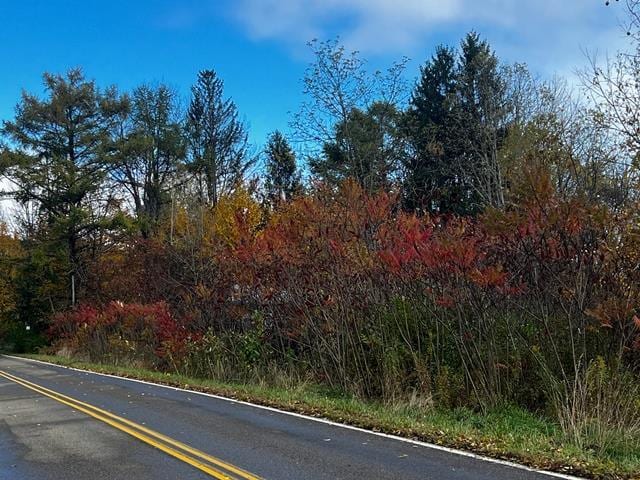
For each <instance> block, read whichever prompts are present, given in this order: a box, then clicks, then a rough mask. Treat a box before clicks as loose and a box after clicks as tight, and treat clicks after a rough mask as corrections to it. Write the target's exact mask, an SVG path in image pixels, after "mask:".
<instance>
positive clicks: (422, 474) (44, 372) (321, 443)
mask: <svg viewBox="0 0 640 480" xmlns="http://www.w3.org/2000/svg"><path fill="white" fill-rule="evenodd" d="M63 402H64V403H63ZM78 402H82V403H78ZM109 422H110V423H109ZM127 430H128V431H127ZM145 439H146V440H145ZM163 449H164V450H163ZM193 449H197V450H193ZM200 451H202V452H205V453H206V454H207V455H205V454H201V453H200ZM216 461H218V463H217V464H216V463H214V462H216ZM189 462H191V463H189ZM212 472H213V473H212ZM249 472H250V473H249ZM87 478H91V479H95V480H100V479H136V480H144V479H154V480H158V479H171V480H176V479H185V480H190V479H207V478H209V479H210V478H220V479H255V478H264V479H282V480H287V479H290V480H306V479H308V480H320V479H332V480H333V479H344V480H351V479H381V480H387V479H388V480H391V479H393V480H397V479H409V480H413V479H420V480H427V479H434V480H436V479H437V480H454V479H456V480H461V479H474V480H500V479H504V480H530V479H550V478H552V477H550V476H547V475H545V474H542V473H535V472H531V471H527V470H522V469H517V468H513V467H510V466H506V465H501V464H497V463H490V462H486V461H482V460H478V459H475V458H471V457H465V456H461V455H456V454H454V453H449V452H445V451H441V450H436V449H432V448H429V447H425V446H418V445H414V444H411V443H407V442H402V441H399V440H395V439H391V438H386V437H382V436H377V435H374V434H369V433H366V432H360V431H354V430H350V429H345V428H341V427H338V426H333V425H330V424H325V423H319V422H315V421H313V420H309V419H305V418H300V417H296V416H291V415H287V414H284V413H279V412H275V411H270V410H266V409H261V408H256V407H253V406H250V405H244V404H241V403H235V402H229V401H225V400H221V399H216V398H212V397H208V396H203V395H198V394H195V393H190V392H185V391H180V390H174V389H171V388H165V387H160V386H155V385H148V384H143V383H138V382H132V381H128V380H125V379H118V378H113V377H107V376H102V375H97V374H91V373H86V372H79V371H74V370H70V369H65V368H62V367H56V366H51V365H47V364H42V363H35V362H32V361H27V360H21V359H20V360H19V359H14V358H9V357H0V479H2V480H13V479H15V480H28V479H34V480H49V479H50V480H70V479H87Z"/></svg>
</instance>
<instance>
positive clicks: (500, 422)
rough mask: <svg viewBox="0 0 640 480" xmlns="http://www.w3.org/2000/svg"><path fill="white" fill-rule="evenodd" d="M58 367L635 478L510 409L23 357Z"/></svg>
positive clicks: (629, 453)
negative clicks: (397, 400) (483, 409)
mask: <svg viewBox="0 0 640 480" xmlns="http://www.w3.org/2000/svg"><path fill="white" fill-rule="evenodd" d="M23 356H24V357H26V358H33V359H35V360H41V361H45V362H50V363H54V364H57V365H61V366H68V367H73V368H80V369H85V370H90V371H94V372H97V373H106V374H113V375H119V376H122V377H127V378H134V379H138V380H145V381H149V382H154V383H159V384H163V385H169V386H173V387H179V388H186V389H189V390H194V391H200V392H205V393H211V394H216V395H220V396H224V397H228V398H233V399H236V400H241V401H247V402H251V403H255V404H259V405H264V406H269V407H275V408H279V409H282V410H287V411H291V412H296V413H302V414H306V415H309V416H313V417H321V418H325V419H328V420H332V421H336V422H340V423H344V424H348V425H353V426H357V427H361V428H366V429H369V430H372V431H376V432H383V433H389V434H393V435H398V436H402V437H407V438H412V439H417V440H421V441H424V442H429V443H433V444H437V445H441V446H446V447H452V448H458V449H463V450H467V451H471V452H474V453H478V454H482V455H486V456H489V457H492V458H497V459H502V460H509V461H514V462H518V463H521V464H524V465H528V466H530V467H534V468H540V469H545V470H551V471H556V472H559V473H565V474H570V475H577V476H583V477H587V478H596V479H639V478H640V451H638V450H636V449H628V450H624V449H618V450H616V449H612V450H610V451H606V452H598V451H597V450H596V449H595V448H588V447H584V448H580V447H578V446H577V445H575V444H574V443H572V442H571V441H569V440H568V439H567V438H566V437H565V436H564V435H563V433H562V431H561V429H560V428H559V426H558V425H557V424H556V423H554V422H553V421H551V420H549V419H548V418H546V417H544V416H542V415H534V414H532V413H530V412H527V411H525V410H522V409H520V408H516V407H504V408H500V409H496V410H494V411H491V412H489V413H488V414H480V413H477V412H473V411H471V410H469V409H453V410H442V409H434V408H428V407H421V406H412V405H408V404H395V405H387V404H383V403H380V402H372V401H363V400H360V399H357V398H354V397H352V396H348V395H344V394H342V393H340V392H336V391H332V390H330V389H327V388H324V387H321V386H318V385H313V384H308V383H304V384H300V385H296V386H293V387H289V388H284V387H273V386H269V385H262V384H241V383H237V384H235V383H227V382H219V381H215V380H211V379H201V378H190V377H185V376H182V375H177V374H169V373H163V372H158V371H152V370H145V369H140V368H133V367H128V366H114V365H108V364H97V363H89V362H85V361H79V360H75V359H71V358H67V357H58V356H50V355H23Z"/></svg>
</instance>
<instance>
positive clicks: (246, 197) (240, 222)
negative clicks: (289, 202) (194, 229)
mask: <svg viewBox="0 0 640 480" xmlns="http://www.w3.org/2000/svg"><path fill="white" fill-rule="evenodd" d="M212 213H213V219H212V220H213V221H212V227H213V233H214V234H215V236H216V237H218V238H219V239H220V240H222V241H223V242H224V243H226V244H228V245H235V244H236V243H237V242H238V240H239V238H240V234H241V232H242V229H246V230H248V231H249V232H255V231H256V230H257V228H258V226H259V225H260V221H261V219H262V212H261V210H260V205H258V203H257V202H256V201H255V200H254V199H253V198H252V197H251V195H250V194H249V192H248V191H247V190H246V189H245V188H239V189H237V190H235V191H234V192H233V193H232V194H231V195H228V196H225V197H222V198H220V200H219V201H218V204H217V205H216V206H215V207H214V209H213V212H212Z"/></svg>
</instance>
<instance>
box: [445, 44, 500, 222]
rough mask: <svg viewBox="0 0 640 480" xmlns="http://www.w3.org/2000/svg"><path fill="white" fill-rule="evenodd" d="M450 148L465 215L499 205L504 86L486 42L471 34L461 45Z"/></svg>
mask: <svg viewBox="0 0 640 480" xmlns="http://www.w3.org/2000/svg"><path fill="white" fill-rule="evenodd" d="M457 70H458V72H457V86H456V104H455V110H454V117H453V118H454V122H453V124H452V126H451V127H452V135H451V136H450V138H451V140H452V144H451V146H452V148H453V150H454V152H455V156H456V164H455V168H456V172H457V174H458V175H459V177H460V181H461V183H462V184H463V185H464V188H465V197H464V198H463V199H462V200H463V201H464V203H465V210H466V212H467V213H473V212H476V211H479V210H481V209H482V208H484V207H486V206H494V207H502V206H504V186H503V180H502V171H501V166H500V163H499V161H498V151H499V149H500V146H501V145H502V143H503V141H504V139H505V137H506V134H507V127H508V125H507V112H508V108H509V106H508V105H507V99H506V82H505V80H504V78H503V75H502V72H501V70H500V68H499V62H498V59H497V57H496V55H495V53H494V52H493V51H492V50H491V47H490V46H489V44H488V43H487V42H486V41H484V40H481V39H480V37H479V35H478V34H477V33H475V32H471V33H469V34H467V36H466V37H465V39H464V40H463V42H462V45H461V51H460V57H459V60H458V67H457Z"/></svg>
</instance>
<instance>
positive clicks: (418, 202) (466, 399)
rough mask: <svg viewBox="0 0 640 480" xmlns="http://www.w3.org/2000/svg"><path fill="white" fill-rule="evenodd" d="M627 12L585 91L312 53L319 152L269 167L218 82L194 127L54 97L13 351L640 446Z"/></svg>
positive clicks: (44, 119) (34, 161)
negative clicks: (45, 349) (620, 40)
mask: <svg viewBox="0 0 640 480" xmlns="http://www.w3.org/2000/svg"><path fill="white" fill-rule="evenodd" d="M628 7H629V9H630V12H631V16H630V18H631V24H632V26H631V27H630V37H631V39H632V41H633V48H634V49H636V50H632V51H631V52H628V53H621V54H620V55H619V56H617V57H615V58H613V59H611V60H609V62H608V63H606V64H604V65H603V64H602V62H598V61H597V60H594V62H593V64H592V65H591V68H590V69H589V70H588V71H585V72H584V75H583V83H584V89H583V90H581V91H580V92H571V91H570V90H569V89H568V87H567V86H566V85H565V84H564V83H563V82H562V81H560V80H554V81H542V80H540V79H538V78H536V77H535V76H534V75H532V74H531V73H530V72H529V71H528V70H527V68H526V66H524V65H522V64H514V65H507V64H504V63H503V62H501V61H500V60H499V59H498V58H497V57H496V55H495V53H494V52H493V51H492V49H491V47H490V45H489V44H488V43H487V42H486V41H484V40H482V38H481V37H480V36H479V35H477V34H475V33H470V34H469V35H467V36H466V37H465V38H464V39H463V40H462V42H461V45H460V46H459V48H451V47H447V46H441V47H439V48H437V49H436V51H435V54H434V56H433V57H432V58H431V59H429V60H427V62H426V63H425V64H424V66H423V67H422V69H421V73H420V77H419V78H418V79H417V80H416V82H415V85H414V86H413V87H412V88H408V87H407V85H406V84H405V82H404V80H403V79H404V78H405V74H404V67H405V64H406V62H405V61H401V62H399V63H397V64H395V65H394V66H392V67H391V68H390V69H389V70H388V71H387V72H384V73H375V74H369V73H368V70H367V69H366V64H365V63H364V62H363V60H362V59H361V58H360V57H359V56H358V55H357V54H356V53H354V54H351V53H348V52H346V51H345V50H344V49H343V48H342V47H341V46H340V45H339V44H338V43H336V42H327V43H318V42H314V43H312V45H311V46H312V49H313V52H314V54H315V61H314V63H313V64H312V65H311V66H310V67H309V69H308V71H307V73H306V77H305V79H304V86H305V94H306V98H307V102H306V103H305V104H304V105H303V106H302V108H301V110H300V112H299V113H298V114H297V115H296V116H295V117H294V119H293V120H292V125H291V126H292V138H293V139H294V140H296V142H301V143H295V144H293V146H292V145H291V144H290V143H289V141H288V140H287V138H286V137H285V136H284V135H283V134H282V133H280V132H274V133H273V134H272V135H271V136H270V138H269V141H268V145H267V146H266V147H265V148H264V151H263V152H261V153H259V154H257V155H252V154H251V148H250V146H249V144H248V140H247V139H248V135H247V128H246V126H245V125H244V124H243V123H242V121H241V120H240V115H239V113H238V111H237V108H236V106H235V104H234V103H233V101H232V100H231V99H229V98H227V97H226V96H225V94H224V89H223V82H222V80H221V79H220V77H219V76H218V75H217V74H216V73H215V72H213V71H203V72H201V73H200V75H199V76H198V78H197V81H196V84H195V86H194V87H193V89H192V95H191V98H190V101H189V102H188V107H187V108H186V109H185V110H182V109H181V108H180V104H181V102H180V101H179V98H178V96H177V94H176V93H175V92H174V91H173V90H171V89H170V88H168V87H166V86H163V85H159V86H148V85H143V86H140V87H139V88H136V89H135V90H133V91H132V92H128V93H122V92H119V91H118V90H117V89H116V88H108V89H106V90H103V89H100V88H98V87H97V85H96V84H95V83H94V82H93V81H90V80H87V79H86V78H85V77H84V75H83V74H82V72H80V71H78V70H73V71H70V72H69V73H68V74H67V75H50V74H47V75H45V77H44V78H45V95H44V96H43V97H38V96H35V95H31V94H27V93H25V94H24V95H23V97H22V99H21V100H20V102H19V104H18V107H17V109H16V115H15V119H13V120H11V121H7V122H4V126H3V129H2V133H3V136H4V140H5V143H4V146H3V147H2V151H1V153H0V173H1V174H2V175H3V177H4V179H5V182H4V183H5V184H6V185H7V189H6V192H4V193H5V194H6V195H8V196H11V197H13V199H14V200H15V202H16V205H18V207H19V208H18V210H17V212H16V215H15V218H14V219H13V223H12V225H13V227H14V231H13V232H10V230H9V228H8V227H7V226H6V225H3V226H2V227H1V228H0V270H2V275H0V339H4V340H3V341H4V343H6V344H7V345H9V344H10V345H12V346H13V347H14V348H16V349H28V348H32V347H33V346H35V345H34V342H37V341H38V338H39V337H38V336H37V335H38V334H41V335H43V336H44V337H40V338H45V339H46V340H45V341H46V342H47V343H48V344H49V345H50V348H51V349H52V350H53V351H65V352H67V353H70V354H73V355H77V356H83V357H87V358H90V359H93V360H99V361H113V362H136V363H141V362H142V363H144V364H146V365H149V366H153V367H156V368H162V369H167V370H174V371H178V372H183V373H188V374H191V375H201V376H214V377H216V378H224V379H236V380H238V379H240V380H251V379H261V380H265V379H266V380H270V381H273V382H276V381H283V380H282V379H283V378H286V379H287V381H298V380H305V381H313V382H318V383H323V384H327V385H330V386H332V387H336V388H339V389H341V390H343V391H347V392H351V393H353V394H355V395H359V396H363V397H373V398H380V399H384V400H385V401H405V400H407V399H413V401H415V400H416V399H419V400H420V402H423V403H424V404H425V405H438V406H447V407H450V406H459V405H464V406H471V407H473V408H478V409H482V410H487V409H490V408H492V407H494V406H496V405H501V404H518V405H520V406H523V407H526V408H529V409H532V410H536V411H547V412H551V413H553V414H555V415H556V418H557V419H558V421H559V422H560V424H561V425H562V427H563V428H564V429H565V430H566V432H567V433H569V434H571V435H573V437H574V439H575V440H576V441H577V442H581V441H583V439H584V438H585V434H586V433H587V432H593V430H594V429H596V428H597V429H598V432H600V433H599V435H600V436H599V442H600V443H599V447H598V448H602V449H606V448H608V446H609V445H611V444H614V443H615V444H617V445H621V444H625V442H627V443H629V442H637V441H638V439H639V438H640V435H638V433H639V432H640V424H639V421H638V418H640V416H639V414H640V407H639V406H638V403H637V401H636V400H635V398H636V396H637V394H638V393H639V392H640V382H639V381H638V379H637V372H638V370H637V369H638V367H639V365H638V361H639V360H640V358H639V351H640V350H639V349H640V336H639V333H640V331H639V329H640V319H639V317H640V312H639V311H638V309H639V308H640V304H639V298H640V296H639V290H640V276H639V273H638V264H639V261H640V236H639V234H640V230H639V227H638V226H639V225H640V223H639V222H638V221H639V220H640V219H639V218H638V212H639V211H640V210H639V209H638V206H639V204H638V185H637V180H638V176H637V173H638V170H637V167H638V165H637V155H638V147H639V146H640V140H639V138H640V134H639V133H638V132H639V129H640V120H639V119H638V116H637V115H638V109H637V108H636V106H637V104H638V103H640V101H639V100H638V99H639V98H640V93H639V92H638V85H640V66H639V64H638V50H637V48H638V46H639V45H640V44H638V42H637V38H636V37H637V32H638V30H637V27H639V26H640V25H639V24H638V21H637V18H638V17H637V16H636V14H637V12H638V10H637V8H636V4H635V2H629V3H628ZM584 93H586V94H584ZM294 147H295V148H294ZM295 151H298V152H299V158H298V159H296V155H295V153H294V152H295ZM256 165H258V166H259V165H262V166H263V168H260V167H256ZM27 325H28V326H29V327H30V329H31V330H30V333H29V334H27V333H26V326H27ZM604 385H606V388H604Z"/></svg>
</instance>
